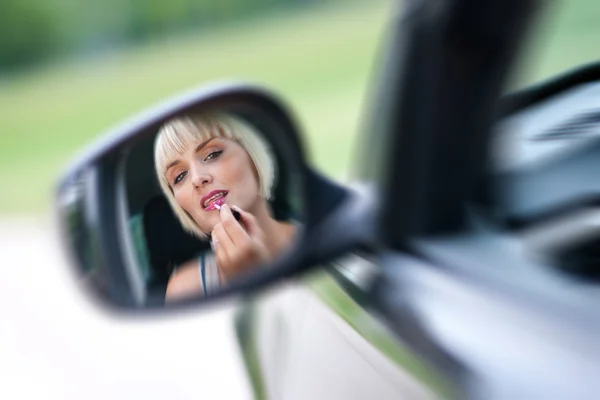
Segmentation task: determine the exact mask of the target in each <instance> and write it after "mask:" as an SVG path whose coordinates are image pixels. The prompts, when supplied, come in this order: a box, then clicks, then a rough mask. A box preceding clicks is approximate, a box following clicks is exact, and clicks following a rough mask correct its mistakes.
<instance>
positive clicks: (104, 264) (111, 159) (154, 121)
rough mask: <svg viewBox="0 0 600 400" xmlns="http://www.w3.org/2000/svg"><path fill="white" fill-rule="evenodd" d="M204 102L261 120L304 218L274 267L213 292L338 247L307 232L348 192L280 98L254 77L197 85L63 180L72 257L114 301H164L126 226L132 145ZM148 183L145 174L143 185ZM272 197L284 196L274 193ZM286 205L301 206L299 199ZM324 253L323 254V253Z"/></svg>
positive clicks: (255, 282) (147, 304) (86, 278)
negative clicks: (319, 166) (316, 157)
mask: <svg viewBox="0 0 600 400" xmlns="http://www.w3.org/2000/svg"><path fill="white" fill-rule="evenodd" d="M204 109H224V110H227V111H228V112H230V113H233V114H235V115H237V116H240V117H242V118H244V119H245V120H246V121H248V122H250V123H251V124H253V125H254V126H257V127H260V131H261V132H262V133H263V134H264V138H265V139H266V141H268V142H269V144H270V145H271V147H272V148H273V149H274V150H275V153H276V154H277V158H278V161H279V165H280V166H282V167H283V168H284V169H286V171H285V173H287V174H290V175H293V176H294V180H293V181H294V182H295V185H296V187H295V188H290V187H285V185H283V186H281V187H278V189H277V190H279V191H283V192H290V190H291V192H293V193H294V195H293V196H292V197H291V198H293V199H295V200H296V203H299V204H301V207H302V210H301V214H302V215H301V219H302V222H303V226H302V229H300V232H299V234H298V235H297V237H296V240H295V242H294V244H293V246H292V248H290V249H289V251H286V252H285V253H284V254H282V256H281V257H276V258H275V259H274V260H272V262H271V263H269V268H264V269H260V271H259V272H256V273H252V274H249V275H248V276H245V277H244V279H241V280H236V281H233V282H231V284H228V285H227V286H226V287H225V288H223V290H219V292H218V293H216V294H215V295H211V296H210V297H209V298H208V300H215V299H218V298H221V297H223V296H227V295H229V294H232V293H238V294H239V293H249V292H252V291H254V290H256V289H257V288H260V287H262V286H264V285H265V284H267V283H270V282H274V281H276V280H279V279H281V278H283V277H285V276H290V275H292V274H295V273H298V272H299V271H301V270H303V269H305V268H308V267H310V266H311V265H315V264H316V263H317V262H318V261H319V260H320V257H319V255H322V256H323V255H327V256H329V255H332V254H333V253H335V251H333V253H332V250H333V249H329V250H330V251H324V249H325V248H326V243H325V242H323V241H321V242H319V241H318V240H316V241H315V237H314V236H311V235H310V233H311V232H314V231H315V229H316V228H317V227H318V226H319V225H321V223H322V222H323V221H324V220H325V219H326V217H327V216H328V215H329V214H330V213H331V212H332V210H334V209H335V208H337V207H339V206H340V205H341V204H342V203H344V201H345V200H346V199H347V198H348V195H349V192H348V190H347V189H345V188H343V187H341V186H339V185H337V184H335V183H333V182H331V181H329V180H328V179H326V178H324V177H323V176H321V175H320V174H318V173H316V172H315V171H314V170H312V169H311V168H310V167H309V165H308V164H307V162H306V158H305V152H304V148H303V145H302V141H301V134H300V132H299V131H298V128H297V126H296V124H295V123H294V121H293V119H292V117H291V115H290V113H289V112H288V111H287V109H286V107H285V106H284V105H283V103H282V102H281V101H280V100H279V99H278V98H277V97H276V96H274V95H273V94H272V93H270V92H269V91H268V90H266V89H264V88H261V87H258V86H254V85H248V84H235V83H234V84H217V85H211V86H205V87H200V88H197V89H194V90H191V91H190V92H187V93H185V94H183V95H181V96H177V97H175V98H173V99H171V100H168V101H166V102H165V103H163V104H161V105H159V106H157V107H154V108H151V109H149V110H147V111H145V112H142V113H141V114H139V115H138V116H136V117H134V118H132V119H131V120H129V121H127V122H125V123H123V124H121V125H119V126H117V127H116V128H114V129H112V130H110V131H109V132H108V133H107V134H105V135H103V136H102V138H101V139H100V141H99V142H97V143H96V144H94V145H92V146H91V147H90V148H89V149H88V150H87V151H86V152H84V153H83V155H82V156H81V157H80V158H79V159H77V160H76V161H75V162H74V163H73V164H72V165H71V166H70V167H69V168H68V169H67V171H66V172H65V173H64V175H63V177H62V178H61V179H60V181H59V182H58V185H57V189H56V196H55V199H56V209H57V213H58V220H59V229H60V232H61V236H62V238H63V243H64V245H65V249H66V252H67V254H68V257H69V259H70V260H71V262H72V264H73V265H74V266H75V270H76V275H77V276H78V277H79V279H81V282H82V283H83V285H84V286H85V287H86V288H87V289H89V291H90V292H92V293H93V295H94V297H95V298H97V299H99V300H100V301H101V302H102V303H103V304H105V305H108V306H109V307H110V308H112V309H118V310H132V309H135V310H140V309H157V308H164V296H162V298H161V296H160V295H153V294H152V293H151V291H149V290H148V288H146V287H144V285H143V284H142V281H143V279H144V277H143V276H141V275H143V271H142V272H140V268H139V266H138V265H137V264H136V262H137V261H136V257H135V254H134V253H135V245H134V243H133V241H134V239H133V238H132V235H131V234H130V233H129V232H128V229H129V228H130V227H129V226H128V224H127V222H128V218H127V217H128V211H127V210H128V206H129V205H130V204H128V203H130V202H128V200H127V198H126V196H125V195H124V193H125V192H124V190H125V189H124V184H123V182H124V180H125V177H126V175H127V171H128V170H129V169H128V168H127V167H126V164H127V162H128V161H127V160H128V159H130V158H131V157H128V155H131V154H132V149H133V148H134V147H135V146H146V147H149V146H150V145H152V144H153V139H154V137H155V136H156V134H157V132H158V130H159V128H160V127H161V126H162V125H163V124H164V123H165V121H168V120H170V119H172V118H175V117H176V116H177V115H181V114H193V113H195V112H198V111H199V110H204ZM148 184H150V183H149V182H140V183H139V186H140V187H144V186H145V185H148ZM288 186H289V185H288ZM275 197H276V198H281V197H284V196H277V194H276V196H275ZM292 203H293V201H292ZM286 206H288V207H293V208H294V209H295V210H299V208H300V207H298V204H295V205H294V204H286ZM337 244H338V245H339V244H340V243H339V241H337ZM323 246H325V247H323ZM338 247H339V246H338ZM343 247H345V246H341V247H340V249H341V248H343ZM311 249H312V250H311ZM321 260H324V259H323V258H322V257H321ZM160 290H162V289H160ZM160 290H158V292H160ZM198 300H204V299H197V298H190V299H186V300H183V301H181V302H178V303H177V306H185V305H190V304H195V303H198Z"/></svg>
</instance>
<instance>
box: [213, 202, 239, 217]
mask: <svg viewBox="0 0 600 400" xmlns="http://www.w3.org/2000/svg"><path fill="white" fill-rule="evenodd" d="M224 203H225V202H223V203H222V204H215V208H216V209H217V210H219V212H221V207H222V206H223V204H224ZM231 213H232V214H233V217H234V218H235V220H236V221H239V220H240V219H242V216H241V215H240V213H239V212H238V211H235V210H234V209H233V208H232V209H231Z"/></svg>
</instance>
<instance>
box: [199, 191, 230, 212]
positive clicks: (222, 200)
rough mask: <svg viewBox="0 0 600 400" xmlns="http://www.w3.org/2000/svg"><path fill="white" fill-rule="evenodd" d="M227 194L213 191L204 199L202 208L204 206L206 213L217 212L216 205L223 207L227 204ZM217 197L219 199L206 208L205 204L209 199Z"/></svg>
mask: <svg viewBox="0 0 600 400" xmlns="http://www.w3.org/2000/svg"><path fill="white" fill-rule="evenodd" d="M227 193H228V192H227V191H225V190H215V191H212V192H210V193H209V194H207V195H206V196H204V197H203V198H202V201H201V203H200V206H202V207H203V208H204V209H205V210H206V211H212V210H216V207H215V205H218V206H219V207H221V206H222V205H223V204H225V198H226V197H227ZM217 195H218V197H217V198H216V199H215V200H211V201H210V202H209V203H208V204H207V205H206V207H204V203H205V202H206V200H207V199H210V198H211V197H213V196H217Z"/></svg>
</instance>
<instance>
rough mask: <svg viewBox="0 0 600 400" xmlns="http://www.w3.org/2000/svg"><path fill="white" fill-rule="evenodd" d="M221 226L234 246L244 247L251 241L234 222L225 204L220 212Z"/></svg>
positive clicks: (238, 224) (239, 225) (241, 227)
mask: <svg viewBox="0 0 600 400" xmlns="http://www.w3.org/2000/svg"><path fill="white" fill-rule="evenodd" d="M220 217H221V224H222V226H223V228H225V231H226V232H227V234H228V235H229V237H230V238H231V241H232V242H233V243H234V244H236V245H238V246H239V245H244V243H245V242H249V241H250V240H252V239H251V238H250V236H249V235H248V233H249V232H246V230H245V229H244V227H243V226H242V225H241V224H240V223H239V222H238V221H236V219H235V217H234V216H233V214H232V212H231V208H229V206H228V205H227V204H223V206H221V211H220Z"/></svg>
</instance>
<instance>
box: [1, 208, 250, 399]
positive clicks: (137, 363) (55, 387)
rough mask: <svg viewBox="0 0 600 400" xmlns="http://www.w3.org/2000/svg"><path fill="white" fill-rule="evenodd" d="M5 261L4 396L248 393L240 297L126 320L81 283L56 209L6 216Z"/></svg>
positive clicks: (220, 395)
mask: <svg viewBox="0 0 600 400" xmlns="http://www.w3.org/2000/svg"><path fill="white" fill-rule="evenodd" d="M0 265H1V266H0V277H1V278H0V399H103V400H105V399H128V400H129V399H137V398H140V399H188V398H189V399H192V398H215V399H216V398H219V399H245V398H251V391H250V386H249V383H248V381H247V379H246V375H245V372H244V371H243V363H242V362H241V358H240V355H239V353H238V349H237V344H236V342H235V340H234V331H233V325H232V311H233V304H231V303H229V304H223V305H220V306H219V307H218V308H214V309H211V310H202V311H199V310H191V311H189V312H185V313H183V314H179V315H175V316H162V317H147V318H133V319H132V318H128V319H121V320H119V319H118V317H117V316H115V315H112V314H110V313H109V312H107V311H102V310H101V309H100V308H98V306H97V305H96V304H95V303H93V302H92V300H90V299H89V298H88V297H86V296H84V295H82V293H81V291H80V290H79V289H78V287H77V286H76V285H75V281H74V280H73V279H72V276H71V275H70V270H69V268H68V267H67V265H66V262H65V260H64V259H63V257H62V254H61V252H60V250H59V246H58V243H57V239H56V235H53V231H52V227H51V223H49V218H12V219H7V218H1V219H0Z"/></svg>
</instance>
